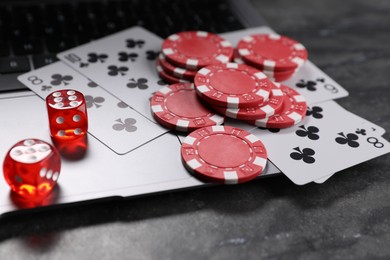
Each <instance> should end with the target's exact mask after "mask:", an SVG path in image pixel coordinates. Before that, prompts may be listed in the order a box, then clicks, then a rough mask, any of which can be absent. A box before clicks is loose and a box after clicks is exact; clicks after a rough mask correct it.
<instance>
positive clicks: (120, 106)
mask: <svg viewBox="0 0 390 260" xmlns="http://www.w3.org/2000/svg"><path fill="white" fill-rule="evenodd" d="M116 105H117V106H118V107H119V108H128V107H129V105H127V104H126V103H125V102H123V101H120V102H119V103H118V104H116Z"/></svg>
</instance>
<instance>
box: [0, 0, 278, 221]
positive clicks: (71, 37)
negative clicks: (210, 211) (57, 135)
mask: <svg viewBox="0 0 390 260" xmlns="http://www.w3.org/2000/svg"><path fill="white" fill-rule="evenodd" d="M264 24H265V22H264V20H263V19H262V18H261V16H260V15H259V14H258V13H256V11H255V9H254V8H253V7H252V5H251V3H250V2H249V1H246V0H243V1H233V0H215V1H207V0H187V1H181V0H164V1H152V0H147V1H145V0H139V1H138V0H115V1H110V0H107V1H98V0H93V1H81V0H79V1H32V0H30V1H5V2H4V1H3V2H2V3H1V4H0V106H1V108H2V109H1V111H0V118H1V120H2V127H1V129H0V136H1V142H0V157H1V158H4V156H5V154H6V152H7V151H8V149H9V148H10V147H11V146H12V145H13V144H14V143H16V142H17V141H19V140H22V139H25V138H39V139H42V140H45V141H48V142H51V140H50V136H49V132H48V124H47V112H46V108H45V105H44V102H42V100H41V99H40V98H39V97H37V96H36V95H35V94H34V93H32V92H30V91H29V90H28V89H27V88H26V87H25V86H24V85H23V84H21V83H20V82H19V81H18V80H17V76H18V75H20V74H23V73H26V72H28V71H31V70H34V69H38V68H40V67H43V66H45V65H48V64H51V63H53V62H56V61H57V58H56V53H59V52H61V51H64V50H67V49H69V48H72V47H74V46H77V45H80V44H84V43H87V42H89V41H93V40H95V39H99V38H101V37H104V36H107V35H110V34H112V33H115V32H118V31H121V30H123V29H125V28H129V27H132V26H141V27H143V28H145V29H147V30H149V31H150V32H152V33H154V34H156V35H157V36H159V37H161V38H162V39H164V38H165V37H167V36H169V35H170V34H172V33H175V32H178V31H185V30H204V31H209V32H213V33H218V34H221V33H227V32H230V31H237V30H242V29H245V28H249V27H255V26H260V25H264ZM182 138H183V136H180V135H176V134H175V133H174V132H166V133H164V134H162V135H161V136H159V137H158V138H155V139H153V140H150V141H149V142H147V144H145V145H142V146H140V147H138V148H137V149H134V150H133V151H131V152H129V153H126V154H122V155H118V154H116V153H115V152H113V151H112V150H110V149H108V148H107V147H106V146H105V145H104V144H102V143H101V142H99V140H97V139H96V138H94V137H93V136H91V135H88V151H87V153H86V156H85V157H83V158H82V159H81V160H69V159H66V158H64V159H63V161H62V171H61V175H60V178H59V182H58V185H57V187H56V189H55V191H54V192H53V193H52V195H51V196H49V197H48V198H47V199H46V200H45V201H40V202H37V203H35V204H34V203H31V202H28V201H27V202H25V201H20V199H19V198H17V197H15V196H13V194H12V193H11V192H10V189H9V187H8V186H7V184H6V182H5V180H4V179H3V178H1V180H0V214H4V213H10V212H18V211H19V210H21V209H24V208H42V206H50V205H61V204H66V203H75V202H85V201H89V200H96V199H103V198H108V197H130V196H139V195H145V194H151V193H157V192H164V191H172V190H180V189H187V188H195V187H201V186H205V185H207V184H205V183H204V182H201V181H199V180H198V179H196V178H194V177H193V176H191V174H190V173H188V171H186V170H185V168H184V167H183V165H182V162H181V160H180V145H181V142H180V140H181V139H182ZM278 172H279V171H278V169H277V168H276V167H274V166H273V165H272V164H269V166H268V169H267V173H269V175H272V174H276V173H278Z"/></svg>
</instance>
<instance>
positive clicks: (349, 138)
mask: <svg viewBox="0 0 390 260" xmlns="http://www.w3.org/2000/svg"><path fill="white" fill-rule="evenodd" d="M338 135H339V136H340V137H336V139H335V140H336V142H337V143H339V144H348V145H349V147H352V148H356V147H359V143H358V142H356V140H358V139H359V136H357V135H355V134H353V133H349V134H347V135H345V134H344V133H343V132H340V133H338Z"/></svg>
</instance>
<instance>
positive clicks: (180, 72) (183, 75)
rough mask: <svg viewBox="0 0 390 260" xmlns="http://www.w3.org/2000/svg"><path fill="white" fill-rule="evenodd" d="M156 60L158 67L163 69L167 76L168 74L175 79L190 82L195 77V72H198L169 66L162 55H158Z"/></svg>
mask: <svg viewBox="0 0 390 260" xmlns="http://www.w3.org/2000/svg"><path fill="white" fill-rule="evenodd" d="M158 60H159V64H160V66H161V67H162V68H163V70H164V71H165V72H166V73H167V74H169V75H171V76H173V77H176V78H180V79H186V80H191V81H192V80H193V79H194V77H195V75H196V72H198V71H197V70H188V69H183V68H180V67H177V66H175V65H173V64H171V63H170V62H169V61H167V60H166V59H165V57H164V54H162V53H161V54H160V55H159V57H158Z"/></svg>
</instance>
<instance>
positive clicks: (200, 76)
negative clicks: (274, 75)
mask: <svg viewBox="0 0 390 260" xmlns="http://www.w3.org/2000/svg"><path fill="white" fill-rule="evenodd" d="M194 83H195V87H196V91H197V93H198V94H199V95H200V97H201V98H202V99H204V100H205V101H207V103H210V104H211V105H213V106H220V107H228V108H245V107H255V106H259V105H261V104H263V103H264V102H266V101H267V100H268V97H269V94H270V91H271V88H272V86H273V84H272V82H271V81H270V80H269V79H268V78H267V76H266V75H265V74H264V73H262V72H261V71H259V70H257V69H255V68H252V67H250V66H247V65H244V64H237V63H227V64H220V65H211V66H208V67H205V68H202V69H201V70H199V71H198V73H196V76H195V78H194Z"/></svg>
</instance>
